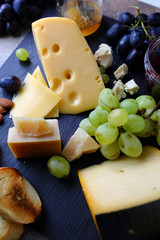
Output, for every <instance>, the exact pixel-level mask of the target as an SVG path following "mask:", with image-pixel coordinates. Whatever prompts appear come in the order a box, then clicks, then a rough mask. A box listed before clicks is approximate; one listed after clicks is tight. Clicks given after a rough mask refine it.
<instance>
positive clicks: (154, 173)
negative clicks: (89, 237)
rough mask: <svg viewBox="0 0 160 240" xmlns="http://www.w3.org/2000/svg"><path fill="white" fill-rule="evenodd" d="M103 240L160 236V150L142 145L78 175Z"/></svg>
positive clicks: (127, 239)
mask: <svg viewBox="0 0 160 240" xmlns="http://www.w3.org/2000/svg"><path fill="white" fill-rule="evenodd" d="M78 174H79V179H80V182H81V186H82V189H83V192H84V195H85V197H86V200H87V203H88V206H89V208H90V210H91V213H92V215H93V218H94V220H95V223H96V225H97V228H98V230H99V232H100V234H101V236H102V239H109V240H112V239H114V240H115V239H119V240H121V239H123V240H124V239H126V240H130V239H153V238H154V237H155V236H156V235H157V234H158V233H160V228H159V226H160V200H159V199H160V151H159V150H158V149H156V148H155V147H151V146H145V147H144V150H143V153H142V155H141V156H140V157H138V158H130V157H127V156H122V157H121V158H119V159H118V160H115V161H105V162H103V163H101V164H99V165H94V166H91V167H88V168H86V169H82V170H80V171H79V172H78Z"/></svg>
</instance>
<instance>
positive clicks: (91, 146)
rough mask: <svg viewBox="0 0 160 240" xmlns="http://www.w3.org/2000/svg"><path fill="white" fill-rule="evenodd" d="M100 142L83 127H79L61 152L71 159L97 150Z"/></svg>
mask: <svg viewBox="0 0 160 240" xmlns="http://www.w3.org/2000/svg"><path fill="white" fill-rule="evenodd" d="M98 148H99V144H98V143H97V142H96V141H95V140H94V139H93V138H92V137H91V136H90V135H89V134H88V133H86V132H85V131H84V130H83V129H82V128H78V129H77V130H76V132H75V133H74V134H73V136H72V137H71V138H70V140H69V141H68V143H67V145H66V146H65V147H64V149H63V151H62V152H61V154H62V155H63V156H64V157H65V158H66V159H67V160H68V161H69V162H71V161H73V160H76V159H78V158H80V156H81V155H82V154H84V153H85V154H87V153H92V152H95V151H97V149H98Z"/></svg>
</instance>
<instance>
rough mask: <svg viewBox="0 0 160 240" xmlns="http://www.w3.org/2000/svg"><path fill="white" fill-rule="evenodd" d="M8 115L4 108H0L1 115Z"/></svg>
mask: <svg viewBox="0 0 160 240" xmlns="http://www.w3.org/2000/svg"><path fill="white" fill-rule="evenodd" d="M4 113H6V109H5V108H4V107H2V106H0V114H4Z"/></svg>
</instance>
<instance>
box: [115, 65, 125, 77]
mask: <svg viewBox="0 0 160 240" xmlns="http://www.w3.org/2000/svg"><path fill="white" fill-rule="evenodd" d="M126 74H128V66H127V64H125V63H123V64H122V65H121V66H119V67H118V68H117V70H116V71H115V72H114V76H115V78H116V79H117V80H118V79H122V78H124V76H125V75H126Z"/></svg>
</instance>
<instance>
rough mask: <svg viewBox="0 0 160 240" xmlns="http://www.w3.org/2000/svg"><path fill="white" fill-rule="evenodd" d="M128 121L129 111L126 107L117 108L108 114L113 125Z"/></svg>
mask: <svg viewBox="0 0 160 240" xmlns="http://www.w3.org/2000/svg"><path fill="white" fill-rule="evenodd" d="M127 121H128V112H127V111H126V110H125V109H122V108H117V109H114V110H112V111H111V112H110V113H109V115H108V122H109V123H110V124H112V125H113V126H117V127H118V126H121V125H123V124H125V123H126V122H127Z"/></svg>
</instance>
